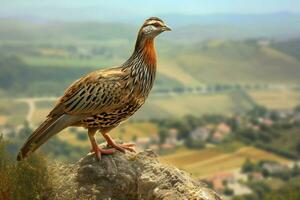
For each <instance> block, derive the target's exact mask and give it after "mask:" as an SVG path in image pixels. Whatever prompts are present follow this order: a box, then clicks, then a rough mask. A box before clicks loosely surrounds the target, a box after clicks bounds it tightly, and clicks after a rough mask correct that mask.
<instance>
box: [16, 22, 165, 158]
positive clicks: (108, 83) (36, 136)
mask: <svg viewBox="0 0 300 200" xmlns="http://www.w3.org/2000/svg"><path fill="white" fill-rule="evenodd" d="M169 30H170V28H168V27H167V26H166V25H165V24H164V22H163V21H162V20H161V19H159V18H156V17H151V18H149V19H147V20H146V21H145V22H144V24H143V26H142V27H141V29H140V31H139V33H138V37H137V41H136V45H135V49H134V52H133V54H132V55H131V57H130V58H129V59H128V60H127V61H126V62H125V63H124V64H123V65H121V66H120V67H115V68H110V69H105V70H98V71H95V72H92V73H90V74H88V75H86V76H84V77H82V78H81V79H79V80H77V81H76V82H74V83H73V84H72V85H71V86H70V87H69V88H68V89H67V90H66V91H65V93H64V95H63V96H62V97H61V98H60V100H59V101H58V103H57V104H56V106H55V107H54V109H53V110H52V111H51V112H50V113H49V115H48V116H47V119H46V120H45V122H43V123H42V124H41V125H40V127H38V128H37V129H36V130H35V131H34V132H33V133H32V135H31V136H30V137H29V138H28V139H27V141H26V143H25V144H24V146H23V147H22V148H21V150H20V153H19V155H18V160H21V159H22V158H24V157H27V156H28V155H29V154H30V153H31V152H33V151H35V150H36V149H37V148H39V147H40V146H41V145H42V144H43V143H45V142H46V141H47V140H48V139H49V138H50V137H51V136H53V135H55V134H57V133H58V132H60V131H61V130H63V129H64V128H66V127H69V126H81V127H85V128H87V129H88V134H89V139H90V141H91V145H92V150H93V151H94V152H95V155H96V158H97V159H100V158H101V154H111V153H113V152H114V151H115V150H120V151H122V152H125V150H130V151H133V149H132V144H127V145H126V144H116V143H115V142H114V141H113V140H112V139H111V138H110V137H109V135H107V133H108V132H109V131H110V130H111V129H113V128H115V127H116V126H118V125H119V124H120V122H122V121H124V120H126V119H127V118H128V117H130V116H131V115H133V114H134V113H135V112H136V111H137V110H138V109H139V108H140V107H141V106H142V105H143V104H144V102H145V100H146V98H147V97H148V94H149V92H150V90H151V88H152V86H153V83H154V79H155V74H156V53H155V48H154V38H155V37H156V36H157V35H158V34H160V33H161V32H163V31H169ZM98 130H99V131H100V132H101V133H102V135H103V137H104V138H105V139H106V141H107V143H108V145H110V146H111V147H112V149H101V148H100V147H98V146H97V144H96V141H95V138H94V135H95V133H96V132H97V131H98Z"/></svg>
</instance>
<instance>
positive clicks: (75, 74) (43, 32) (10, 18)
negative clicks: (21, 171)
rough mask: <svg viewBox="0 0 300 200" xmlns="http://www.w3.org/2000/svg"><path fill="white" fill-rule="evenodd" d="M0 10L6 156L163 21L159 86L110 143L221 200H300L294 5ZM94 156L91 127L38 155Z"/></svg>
mask: <svg viewBox="0 0 300 200" xmlns="http://www.w3.org/2000/svg"><path fill="white" fill-rule="evenodd" d="M0 3H1V7H0V133H1V134H2V136H1V138H2V139H1V140H2V141H3V140H4V141H5V142H6V143H7V144H6V145H5V146H6V147H5V149H6V151H7V152H9V155H11V157H12V158H13V159H14V158H15V156H16V153H17V151H18V149H19V148H20V146H21V145H22V143H23V142H24V140H25V138H27V137H28V135H29V134H31V132H32V129H34V128H35V127H36V126H38V125H39V124H40V123H41V122H42V121H43V120H44V119H45V117H46V115H47V114H48V112H49V111H50V109H51V108H52V107H53V105H54V103H55V101H56V99H57V98H58V97H59V96H61V95H62V94H63V91H64V90H65V89H66V87H67V86H68V85H70V84H71V83H72V82H73V81H74V80H76V79H78V78H79V77H81V76H83V75H84V74H86V73H88V72H91V71H93V70H96V69H101V68H106V67H111V66H117V65H120V64H122V63H123V62H124V61H125V60H126V59H127V58H128V57H129V56H130V55H131V53H132V51H133V47H134V43H135V39H136V35H137V31H138V29H139V27H140V25H141V24H142V23H143V21H144V20H145V19H146V18H147V17H150V16H158V17H160V18H162V19H163V20H164V21H165V22H166V23H167V24H168V25H169V26H170V27H172V30H173V31H172V32H168V33H164V34H162V35H160V36H159V37H158V38H157V39H156V47H157V53H158V76H157V80H156V82H155V86H154V89H153V91H152V93H151V95H150V97H149V99H148V101H147V102H146V104H145V105H144V107H142V109H141V110H140V111H139V112H138V113H137V114H136V115H134V116H133V117H132V118H131V119H130V120H128V121H126V122H125V123H123V124H122V125H120V126H119V127H118V128H117V129H116V130H114V131H113V132H112V134H111V135H112V137H114V138H119V139H120V140H122V141H125V142H129V141H133V142H135V143H136V144H137V147H138V148H140V149H145V148H151V149H153V150H154V151H156V152H157V153H158V154H159V155H161V156H160V159H161V160H162V162H166V163H169V164H172V165H175V166H177V167H179V168H180V169H183V170H186V171H187V172H189V173H191V174H192V176H194V177H195V178H197V179H199V180H204V181H205V182H206V183H207V184H208V185H209V186H210V187H212V188H214V189H215V190H216V191H218V192H219V193H222V194H224V195H225V198H228V199H276V198H277V197H279V196H280V195H282V194H284V195H285V198H284V199H297V198H294V197H299V198H300V194H299V191H300V190H299V189H300V188H299V185H300V178H298V176H299V174H300V170H299V167H298V164H297V163H298V160H299V158H300V137H299V136H300V78H299V77H300V3H299V1H297V0H264V1H260V0H253V1H242V0H220V1H209V0H202V1H196V0H190V1H179V0H172V1H171V0H166V1H158V0H152V1H138V0H132V1H121V0H112V1H105V2H104V1H96V0H88V1H83V0H78V1H72V0H64V1H58V0H43V1H39V0H27V1H24V0H9V1H8V0H1V1H0ZM98 141H99V142H101V137H99V138H98ZM102 141H103V140H102ZM89 149H90V145H89V141H88V139H87V134H86V131H85V130H84V129H80V128H69V129H67V130H65V131H63V132H62V133H60V134H59V135H57V136H55V137H54V138H52V139H51V140H50V141H49V142H48V143H47V144H46V145H45V146H44V147H43V148H42V150H41V152H43V154H44V155H46V156H48V157H50V159H55V160H60V161H62V162H67V163H71V162H74V161H77V160H78V159H79V158H80V157H82V156H84V155H85V154H86V153H87V152H88V151H89ZM0 159H1V157H0ZM289 194H290V195H291V198H288V195H289ZM293 195H294V196H293ZM295 195H298V196H295Z"/></svg>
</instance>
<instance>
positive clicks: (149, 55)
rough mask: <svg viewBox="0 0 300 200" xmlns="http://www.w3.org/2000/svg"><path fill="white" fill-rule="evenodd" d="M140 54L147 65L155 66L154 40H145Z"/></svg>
mask: <svg viewBox="0 0 300 200" xmlns="http://www.w3.org/2000/svg"><path fill="white" fill-rule="evenodd" d="M142 54H143V56H144V57H145V61H146V62H148V64H149V65H151V66H156V51H155V47H154V40H153V39H152V38H151V39H146V40H145V41H144V42H143V47H142Z"/></svg>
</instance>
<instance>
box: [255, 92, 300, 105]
mask: <svg viewBox="0 0 300 200" xmlns="http://www.w3.org/2000/svg"><path fill="white" fill-rule="evenodd" d="M249 95H250V96H251V97H252V98H253V99H254V101H256V102H257V104H260V105H262V106H265V107H266V108H269V109H293V108H294V107H295V106H297V105H299V103H300V92H297V91H293V90H280V91H255V92H250V93H249Z"/></svg>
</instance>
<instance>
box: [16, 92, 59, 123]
mask: <svg viewBox="0 0 300 200" xmlns="http://www.w3.org/2000/svg"><path fill="white" fill-rule="evenodd" d="M57 99H58V97H34V98H19V99H15V101H16V102H22V103H26V104H28V107H29V110H28V113H27V115H26V121H27V122H28V124H29V126H30V127H33V126H34V125H33V124H32V121H33V114H34V112H35V109H36V102H39V101H55V100H57Z"/></svg>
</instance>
